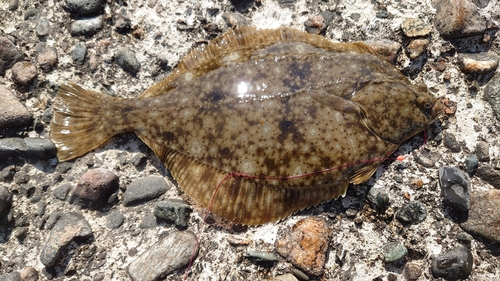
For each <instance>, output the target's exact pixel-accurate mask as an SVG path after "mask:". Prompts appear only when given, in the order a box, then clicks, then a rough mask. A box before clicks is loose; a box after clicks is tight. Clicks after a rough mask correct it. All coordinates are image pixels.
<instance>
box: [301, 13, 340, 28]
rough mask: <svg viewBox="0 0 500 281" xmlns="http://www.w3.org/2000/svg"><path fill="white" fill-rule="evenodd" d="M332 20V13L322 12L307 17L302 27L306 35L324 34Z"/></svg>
mask: <svg viewBox="0 0 500 281" xmlns="http://www.w3.org/2000/svg"><path fill="white" fill-rule="evenodd" d="M332 19H333V13H332V12H331V11H324V12H322V13H320V14H317V15H313V16H311V17H309V18H308V19H307V20H306V21H305V22H304V26H305V29H306V31H307V32H308V33H311V34H324V33H325V31H326V28H327V27H328V25H330V22H331V21H332Z"/></svg>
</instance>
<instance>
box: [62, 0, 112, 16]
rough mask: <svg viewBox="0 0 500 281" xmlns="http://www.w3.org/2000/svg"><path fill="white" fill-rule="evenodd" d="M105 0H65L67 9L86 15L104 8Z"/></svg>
mask: <svg viewBox="0 0 500 281" xmlns="http://www.w3.org/2000/svg"><path fill="white" fill-rule="evenodd" d="M105 3H106V1H105V0H66V6H67V7H68V9H69V10H70V11H71V12H73V13H75V14H79V15H88V14H92V13H95V12H98V11H99V10H101V9H103V8H104V4H105Z"/></svg>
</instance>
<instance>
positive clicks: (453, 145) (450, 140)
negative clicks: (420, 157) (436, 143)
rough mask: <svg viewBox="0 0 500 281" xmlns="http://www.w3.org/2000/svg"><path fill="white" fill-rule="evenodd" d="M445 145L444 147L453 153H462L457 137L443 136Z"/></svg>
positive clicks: (445, 134)
mask: <svg viewBox="0 0 500 281" xmlns="http://www.w3.org/2000/svg"><path fill="white" fill-rule="evenodd" d="M443 144H444V147H446V148H448V149H449V150H450V151H451V152H454V153H458V152H460V150H461V148H460V144H459V143H458V141H457V139H456V138H455V135H453V134H450V133H444V135H443Z"/></svg>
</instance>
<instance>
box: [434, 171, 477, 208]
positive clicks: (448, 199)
mask: <svg viewBox="0 0 500 281" xmlns="http://www.w3.org/2000/svg"><path fill="white" fill-rule="evenodd" d="M439 185H440V186H441V194H442V196H443V203H444V204H445V205H447V206H449V207H451V208H452V209H453V210H455V211H457V212H467V211H469V209H470V190H471V184H470V178H469V175H468V174H467V173H465V172H463V171H462V170H460V169H458V168H456V167H441V168H439Z"/></svg>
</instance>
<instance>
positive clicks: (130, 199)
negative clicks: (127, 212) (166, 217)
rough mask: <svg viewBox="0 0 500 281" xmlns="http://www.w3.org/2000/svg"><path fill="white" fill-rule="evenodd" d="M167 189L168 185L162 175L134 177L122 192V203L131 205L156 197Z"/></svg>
mask: <svg viewBox="0 0 500 281" xmlns="http://www.w3.org/2000/svg"><path fill="white" fill-rule="evenodd" d="M169 189H170V186H168V185H167V183H166V182H165V179H164V178H163V177H159V176H149V177H146V178H141V179H136V180H134V181H132V182H131V183H130V184H129V186H128V187H127V190H126V191H125V193H124V194H123V205H124V206H133V205H137V204H141V203H143V202H146V201H149V200H152V199H155V198H158V197H159V196H161V195H162V194H164V193H165V192H167V190H169Z"/></svg>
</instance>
